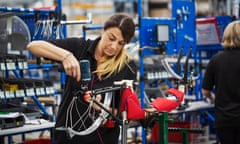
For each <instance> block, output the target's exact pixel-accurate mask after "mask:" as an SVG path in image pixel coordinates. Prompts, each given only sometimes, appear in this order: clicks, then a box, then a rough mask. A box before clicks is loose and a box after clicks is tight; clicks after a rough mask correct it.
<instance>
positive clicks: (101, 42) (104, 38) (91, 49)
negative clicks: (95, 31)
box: [28, 14, 136, 144]
mask: <svg viewBox="0 0 240 144" xmlns="http://www.w3.org/2000/svg"><path fill="white" fill-rule="evenodd" d="M134 32H135V24H134V22H133V20H132V18H131V17H129V16H127V15H125V14H115V15H113V16H111V17H110V18H109V19H108V20H107V21H106V22H105V24H104V27H103V31H102V35H101V37H98V38H97V39H95V40H84V39H83V38H67V39H62V40H55V41H53V42H46V41H33V42H31V43H29V45H28V49H29V50H30V51H31V52H32V53H33V54H34V55H36V56H41V57H45V58H48V59H51V60H55V61H58V62H60V63H62V65H63V67H64V70H65V72H66V74H67V79H66V85H65V89H64V92H65V93H64V97H63V99H62V101H61V104H60V107H59V110H58V114H57V118H56V127H62V126H65V127H68V126H69V125H66V123H67V124H68V123H69V121H70V120H67V118H66V117H67V115H68V111H67V110H68V106H69V105H70V103H71V101H72V99H73V97H74V96H75V93H76V92H77V91H79V89H81V72H80V66H79V60H82V59H86V60H88V61H89V62H90V69H91V72H92V78H91V81H90V82H89V85H88V89H89V90H94V89H99V88H104V87H110V86H113V83H114V82H115V81H120V80H123V79H127V80H135V78H136V65H135V64H134V62H133V61H132V60H131V59H130V57H129V55H128V54H127V52H126V50H125V49H124V45H125V44H127V43H129V42H130V41H131V39H132V37H133V36H134ZM82 95H84V94H82ZM116 95H118V94H116ZM79 99H80V100H79V101H78V102H79V104H78V105H77V106H78V108H77V109H78V110H79V111H77V110H73V111H71V112H72V113H71V115H72V116H73V117H72V119H71V122H73V123H74V122H76V121H78V119H79V117H78V112H80V113H84V112H85V111H86V110H87V108H88V104H87V103H84V96H80V97H79ZM119 101H120V99H119V97H116V100H115V102H116V104H115V108H117V107H118V105H119ZM119 131H120V129H119V126H117V125H114V126H113V127H110V128H109V127H102V126H101V127H99V128H98V129H97V130H96V131H94V132H93V133H91V134H89V135H84V136H78V135H75V136H73V137H70V138H69V137H68V134H67V133H66V131H59V130H56V131H55V133H54V144H67V143H70V144H79V143H81V144H117V143H118V136H119Z"/></svg>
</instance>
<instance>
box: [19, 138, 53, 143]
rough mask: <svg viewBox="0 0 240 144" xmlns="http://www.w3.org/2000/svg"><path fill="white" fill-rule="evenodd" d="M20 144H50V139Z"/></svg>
mask: <svg viewBox="0 0 240 144" xmlns="http://www.w3.org/2000/svg"><path fill="white" fill-rule="evenodd" d="M22 144H51V140H50V139H36V140H30V141H26V142H23V143H22Z"/></svg>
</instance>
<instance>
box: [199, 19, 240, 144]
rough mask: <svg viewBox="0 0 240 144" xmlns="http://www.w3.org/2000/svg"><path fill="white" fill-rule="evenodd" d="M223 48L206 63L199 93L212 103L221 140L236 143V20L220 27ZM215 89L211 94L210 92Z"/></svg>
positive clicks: (239, 49) (239, 64) (239, 39)
mask: <svg viewBox="0 0 240 144" xmlns="http://www.w3.org/2000/svg"><path fill="white" fill-rule="evenodd" d="M222 46H223V48H224V50H223V51H220V52H218V53H217V54H216V55H215V56H213V57H212V58H211V60H210V62H209V63H208V66H207V69H206V72H205V76H204V79H203V85H202V93H203V95H204V96H205V97H206V98H209V99H210V100H211V102H213V103H215V124H214V127H215V128H216V132H217V135H218V136H219V139H220V143H221V144H238V143H240V123H239V122H240V22H239V21H233V22H231V23H230V24H228V26H227V27H226V29H225V30H224V33H223V39H222ZM212 90H215V95H214V94H213V93H212Z"/></svg>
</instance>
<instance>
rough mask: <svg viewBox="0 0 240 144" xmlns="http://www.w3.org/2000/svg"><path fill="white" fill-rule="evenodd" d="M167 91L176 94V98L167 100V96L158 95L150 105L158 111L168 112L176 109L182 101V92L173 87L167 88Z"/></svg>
mask: <svg viewBox="0 0 240 144" xmlns="http://www.w3.org/2000/svg"><path fill="white" fill-rule="evenodd" d="M168 93H169V94H172V95H174V96H176V97H177V100H169V99H167V98H160V97H159V98H157V99H156V100H154V101H153V102H152V103H151V104H152V106H153V107H154V108H156V109H157V110H158V111H160V112H170V111H172V110H174V109H176V108H177V107H178V106H179V105H180V104H181V102H182V101H183V97H184V93H183V92H181V91H179V90H177V89H173V88H171V89H169V90H168Z"/></svg>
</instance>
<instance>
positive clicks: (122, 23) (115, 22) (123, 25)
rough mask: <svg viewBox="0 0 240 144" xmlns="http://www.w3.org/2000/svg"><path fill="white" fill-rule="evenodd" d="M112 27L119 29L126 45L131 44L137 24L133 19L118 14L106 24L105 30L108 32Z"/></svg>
mask: <svg viewBox="0 0 240 144" xmlns="http://www.w3.org/2000/svg"><path fill="white" fill-rule="evenodd" d="M112 27H118V28H119V29H120V30H121V32H122V36H123V38H124V41H125V42H126V43H129V42H130V41H131V39H132V37H133V36H134V33H135V24H134V22H133V19H132V18H131V17H130V16H128V15H126V14H123V13H118V14H115V15H113V16H111V17H110V18H109V19H108V20H107V21H106V22H105V24H104V27H103V29H104V30H107V29H109V28H112Z"/></svg>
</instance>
